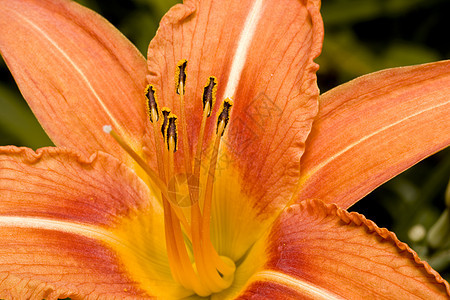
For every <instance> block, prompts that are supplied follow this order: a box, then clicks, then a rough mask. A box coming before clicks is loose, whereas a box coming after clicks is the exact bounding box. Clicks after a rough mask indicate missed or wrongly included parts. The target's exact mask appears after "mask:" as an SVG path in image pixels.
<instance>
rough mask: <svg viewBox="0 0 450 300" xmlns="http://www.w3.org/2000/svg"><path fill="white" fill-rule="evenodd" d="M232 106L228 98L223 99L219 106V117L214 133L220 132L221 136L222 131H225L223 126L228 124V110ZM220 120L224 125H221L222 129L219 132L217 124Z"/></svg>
mask: <svg viewBox="0 0 450 300" xmlns="http://www.w3.org/2000/svg"><path fill="white" fill-rule="evenodd" d="M232 106H233V101H232V100H231V99H230V98H227V99H225V100H224V101H223V102H222V105H221V108H220V114H219V117H218V118H217V128H216V134H220V135H221V136H223V133H224V132H225V128H226V127H227V125H228V121H229V119H230V110H231V107H232ZM221 122H224V126H223V130H222V132H219V127H220V126H219V125H220V123H221Z"/></svg>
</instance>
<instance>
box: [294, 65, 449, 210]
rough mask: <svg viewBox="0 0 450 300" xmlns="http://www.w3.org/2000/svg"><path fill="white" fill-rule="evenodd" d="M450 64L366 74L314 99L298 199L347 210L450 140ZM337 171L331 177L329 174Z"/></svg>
mask: <svg viewBox="0 0 450 300" xmlns="http://www.w3.org/2000/svg"><path fill="white" fill-rule="evenodd" d="M449 69H450V61H443V62H437V63H431V64H425V65H420V66H412V67H403V68H395V69H390V70H384V71H380V72H377V73H373V74H370V75H366V76H363V77H360V78H357V79H355V80H353V81H350V82H348V83H346V84H343V85H341V86H339V87H337V88H335V89H333V90H331V91H329V92H327V93H325V94H324V95H322V96H321V98H320V113H319V115H318V116H317V119H316V121H315V123H314V126H313V130H312V131H311V134H310V136H309V137H308V141H307V144H306V145H307V146H306V149H307V150H306V152H305V154H304V155H303V157H302V164H301V168H302V174H301V179H300V184H299V187H298V189H299V194H298V195H299V196H298V199H299V200H303V199H308V198H318V199H323V201H325V202H328V203H331V202H332V203H336V204H338V205H339V206H340V207H343V208H348V207H349V206H351V205H352V204H354V203H355V202H356V201H358V200H359V199H361V198H362V197H363V196H365V195H366V194H368V193H369V192H371V191H372V190H373V189H375V188H376V187H377V186H379V185H381V184H382V183H384V182H385V181H387V180H389V179H390V178H392V177H394V176H395V175H397V174H399V173H401V172H403V171H404V170H406V169H407V168H409V167H411V166H412V165H414V164H415V163H417V162H418V161H420V160H422V159H424V158H425V157H427V156H429V155H431V154H433V153H435V152H437V151H439V150H441V149H443V148H445V147H447V146H448V145H449V144H450V134H449V128H450V118H449V115H450V99H449V97H448V95H449V94H450V72H449ZM337 174H339V175H337Z"/></svg>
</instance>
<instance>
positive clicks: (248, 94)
mask: <svg viewBox="0 0 450 300" xmlns="http://www.w3.org/2000/svg"><path fill="white" fill-rule="evenodd" d="M0 7H1V8H0V51H1V53H2V55H3V57H4V59H5V61H6V63H7V65H8V66H9V68H10V70H11V72H12V74H13V75H14V77H15V79H16V81H17V83H18V85H19V87H20V89H21V91H22V93H23V95H24V97H25V98H26V99H27V101H28V103H29V105H30V107H31V108H32V110H33V111H34V113H35V114H36V116H37V118H38V119H39V120H40V122H41V124H42V125H43V127H44V129H45V130H46V132H47V133H48V134H49V136H50V137H51V139H52V140H53V141H54V143H55V144H56V145H57V146H58V147H61V148H44V149H40V150H38V151H37V152H34V151H32V150H30V149H25V148H17V147H13V146H9V147H0V196H1V201H0V236H1V244H2V246H1V248H0V297H1V298H7V299H29V298H32V299H42V298H45V299H57V298H64V297H70V298H72V299H112V298H117V299H146V298H153V297H156V298H161V299H180V298H191V299H196V298H200V297H210V298H211V299H229V298H241V299H249V298H253V297H255V298H258V299H264V298H272V299H274V298H277V299H278V298H280V299H287V298H289V299H299V298H313V299H337V298H353V299H357V298H373V297H376V298H393V299H405V298H408V299H409V298H414V297H417V298H425V299H438V298H447V297H449V296H450V287H449V284H448V283H447V282H446V281H445V280H443V279H442V277H441V276H440V275H439V274H438V273H437V272H435V271H434V270H433V269H432V268H431V267H430V266H429V265H428V264H427V263H426V262H424V261H421V260H420V259H419V258H418V256H417V254H416V253H415V252H414V251H413V250H411V249H410V248H409V247H408V246H407V245H406V244H404V243H402V242H400V241H399V240H398V239H397V238H396V236H395V234H393V233H391V232H389V231H387V230H386V229H380V228H378V227H377V226H376V225H375V224H374V223H373V222H371V221H369V220H367V219H365V218H364V216H362V215H360V214H357V213H349V212H347V211H346V210H345V209H346V208H348V207H349V206H351V205H352V204H354V203H355V202H357V201H358V200H359V199H361V198H362V197H363V196H364V195H366V194H367V193H369V192H370V191H371V190H373V189H374V188H375V187H377V186H378V185H380V184H381V183H383V182H384V181H386V180H388V179H389V178H391V177H393V176H395V175H396V174H398V173H400V172H402V171H403V170H405V169H407V168H408V167H410V166H411V165H413V164H414V163H416V162H417V161H419V160H421V159H423V158H425V157H426V156H428V155H430V154H432V153H434V152H436V151H438V150H440V149H442V148H444V147H446V146H448V145H449V143H450V135H449V132H448V128H450V118H448V116H449V115H450V100H449V99H448V95H449V94H450V73H449V70H450V62H449V61H446V62H437V63H432V64H427V65H421V66H414V67H406V68H397V69H391V70H385V71H381V72H377V73H374V74H370V75H367V76H364V77H361V78H358V79H356V80H354V81H351V82H349V83H347V84H344V85H342V86H340V87H337V88H335V89H333V90H331V91H329V92H327V93H326V94H324V95H322V96H321V97H320V98H319V92H318V88H317V84H316V75H315V72H316V71H317V69H318V66H317V65H316V64H315V63H314V62H313V59H314V58H316V57H317V56H318V55H319V53H320V50H321V46H322V37H323V26H322V19H321V17H320V13H319V8H320V1H318V0H304V1H298V0H282V1H270V0H241V1H211V0H209V1H208V0H186V1H185V3H184V4H180V5H176V6H175V7H173V8H172V9H171V10H170V11H169V12H168V13H167V14H166V16H165V17H164V18H163V20H162V21H161V26H160V28H159V30H158V33H157V35H156V37H155V38H154V40H153V41H152V42H151V43H150V46H149V51H148V59H147V60H145V59H144V58H143V57H142V56H141V55H140V54H139V52H138V51H137V50H136V48H135V47H134V46H133V45H131V44H130V43H129V42H128V41H127V40H126V38H125V37H123V36H122V35H121V34H120V33H119V32H118V31H117V30H116V29H115V28H113V26H111V25H110V24H109V23H108V22H107V21H105V20H104V19H103V18H101V17H100V16H98V15H97V14H95V13H93V12H92V11H90V10H88V9H86V8H83V7H81V6H79V5H78V4H76V3H74V2H71V1H66V0H0ZM174 77H175V82H174V79H173V78H174ZM215 102H217V103H215ZM163 106H165V107H168V108H170V109H171V111H170V112H169V110H168V109H166V108H163ZM105 125H107V126H105ZM102 128H103V129H104V130H105V131H106V132H108V133H110V134H106V133H104V132H103V130H102ZM307 138H308V139H307ZM300 159H301V168H300Z"/></svg>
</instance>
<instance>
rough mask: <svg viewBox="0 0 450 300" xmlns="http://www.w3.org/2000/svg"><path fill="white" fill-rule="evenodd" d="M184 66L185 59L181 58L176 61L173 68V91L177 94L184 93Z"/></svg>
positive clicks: (185, 65) (185, 64) (185, 63)
mask: <svg viewBox="0 0 450 300" xmlns="http://www.w3.org/2000/svg"><path fill="white" fill-rule="evenodd" d="M186 67H187V60H185V59H182V60H180V61H179V62H178V64H177V68H176V70H175V91H176V93H177V94H178V95H184V92H185V86H186Z"/></svg>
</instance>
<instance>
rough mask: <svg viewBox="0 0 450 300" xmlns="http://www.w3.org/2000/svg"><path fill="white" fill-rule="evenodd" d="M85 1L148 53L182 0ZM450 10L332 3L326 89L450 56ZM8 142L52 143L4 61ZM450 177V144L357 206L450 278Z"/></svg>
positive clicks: (0, 67)
mask: <svg viewBox="0 0 450 300" xmlns="http://www.w3.org/2000/svg"><path fill="white" fill-rule="evenodd" d="M78 2H80V3H81V4H83V5H86V6H88V7H90V8H92V9H93V10H95V11H97V12H99V13H100V14H101V15H103V16H104V17H105V18H106V19H108V20H109V21H110V22H112V23H113V24H114V25H115V26H116V27H118V28H119V29H120V30H121V31H122V32H123V33H124V34H125V35H126V36H127V37H128V38H129V39H130V40H131V41H132V42H133V43H134V44H135V45H137V47H138V48H139V49H140V51H141V52H142V53H143V54H144V55H145V53H146V50H147V46H148V43H149V41H150V40H151V38H152V37H153V36H154V34H155V32H156V29H157V26H158V23H159V20H160V19H161V17H162V15H163V14H164V13H165V12H166V11H167V10H168V9H169V7H170V6H172V5H174V4H176V3H178V2H179V1H175V0H132V1H130V0H104V1H101V0H80V1H78ZM449 13H450V1H448V0H328V1H324V3H323V4H322V14H323V19H324V23H325V41H324V48H323V54H322V55H321V57H320V58H319V59H318V63H319V64H320V66H321V67H320V70H319V73H318V80H319V86H320V89H321V91H322V92H325V91H327V90H328V89H330V88H332V87H334V86H337V85H339V84H340V83H343V82H346V81H348V80H350V79H352V78H355V77H357V76H360V75H363V74H366V73H370V72H374V71H377V70H380V69H384V68H389V67H396V66H402V65H412V64H419V63H425V62H432V61H436V60H442V59H448V58H449V57H450V36H449V31H448V30H449V29H450V18H449V17H448V14H449ZM0 145H18V146H28V147H31V148H34V149H36V148H39V147H43V146H48V145H52V143H51V141H50V140H49V139H48V137H47V136H46V135H45V133H44V132H43V131H42V129H41V128H40V126H39V124H38V123H37V121H36V120H35V118H34V116H33V114H32V113H31V112H30V110H29V109H28V107H27V105H26V103H25V102H24V101H23V99H22V97H21V95H20V93H19V91H18V89H17V87H16V85H15V83H14V80H13V79H12V77H11V75H10V74H9V72H8V70H7V68H6V66H5V64H4V62H3V61H2V60H0ZM449 177H450V149H446V150H444V151H441V152H440V153H437V154H435V155H434V156H432V157H430V158H428V159H426V160H424V161H423V162H421V163H419V164H418V165H416V166H415V167H413V168H411V169H410V170H408V171H406V172H405V173H403V174H401V175H400V176H398V177H396V178H394V179H393V180H391V181H389V182H387V183H386V184H384V185H383V186H381V187H380V188H378V189H377V190H375V191H374V192H373V193H371V194H370V195H368V196H367V197H366V198H365V199H363V200H362V201H360V202H359V203H358V204H356V205H355V206H353V207H352V210H354V211H358V212H360V213H363V214H364V215H365V216H366V217H367V218H369V219H371V220H373V221H375V222H376V223H377V224H378V225H379V226H381V227H387V228H388V229H390V230H392V231H394V232H395V233H396V234H397V235H398V237H399V238H400V239H401V240H402V241H404V242H407V243H408V244H409V245H410V246H412V248H414V249H415V250H416V251H417V252H418V253H419V255H420V256H421V258H423V259H425V260H427V261H428V262H429V263H430V264H431V265H432V266H433V267H434V268H435V269H436V270H437V271H439V272H441V274H442V275H443V276H444V277H445V278H446V279H447V280H449V279H450V229H449V228H450V221H449V217H448V214H447V215H446V214H445V213H444V212H445V209H446V206H445V190H446V186H447V184H448V183H449ZM447 194H449V193H447ZM447 197H448V198H450V195H447ZM448 200H449V202H450V199H448ZM443 213H444V215H443V216H441V214H443ZM440 216H441V219H440V221H439V222H438V224H437V225H434V224H435V223H436V222H437V221H438V219H439V218H440ZM433 225H434V229H433V230H432V231H431V232H432V233H431V235H430V234H429V233H430V228H431V227H432V226H433Z"/></svg>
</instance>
